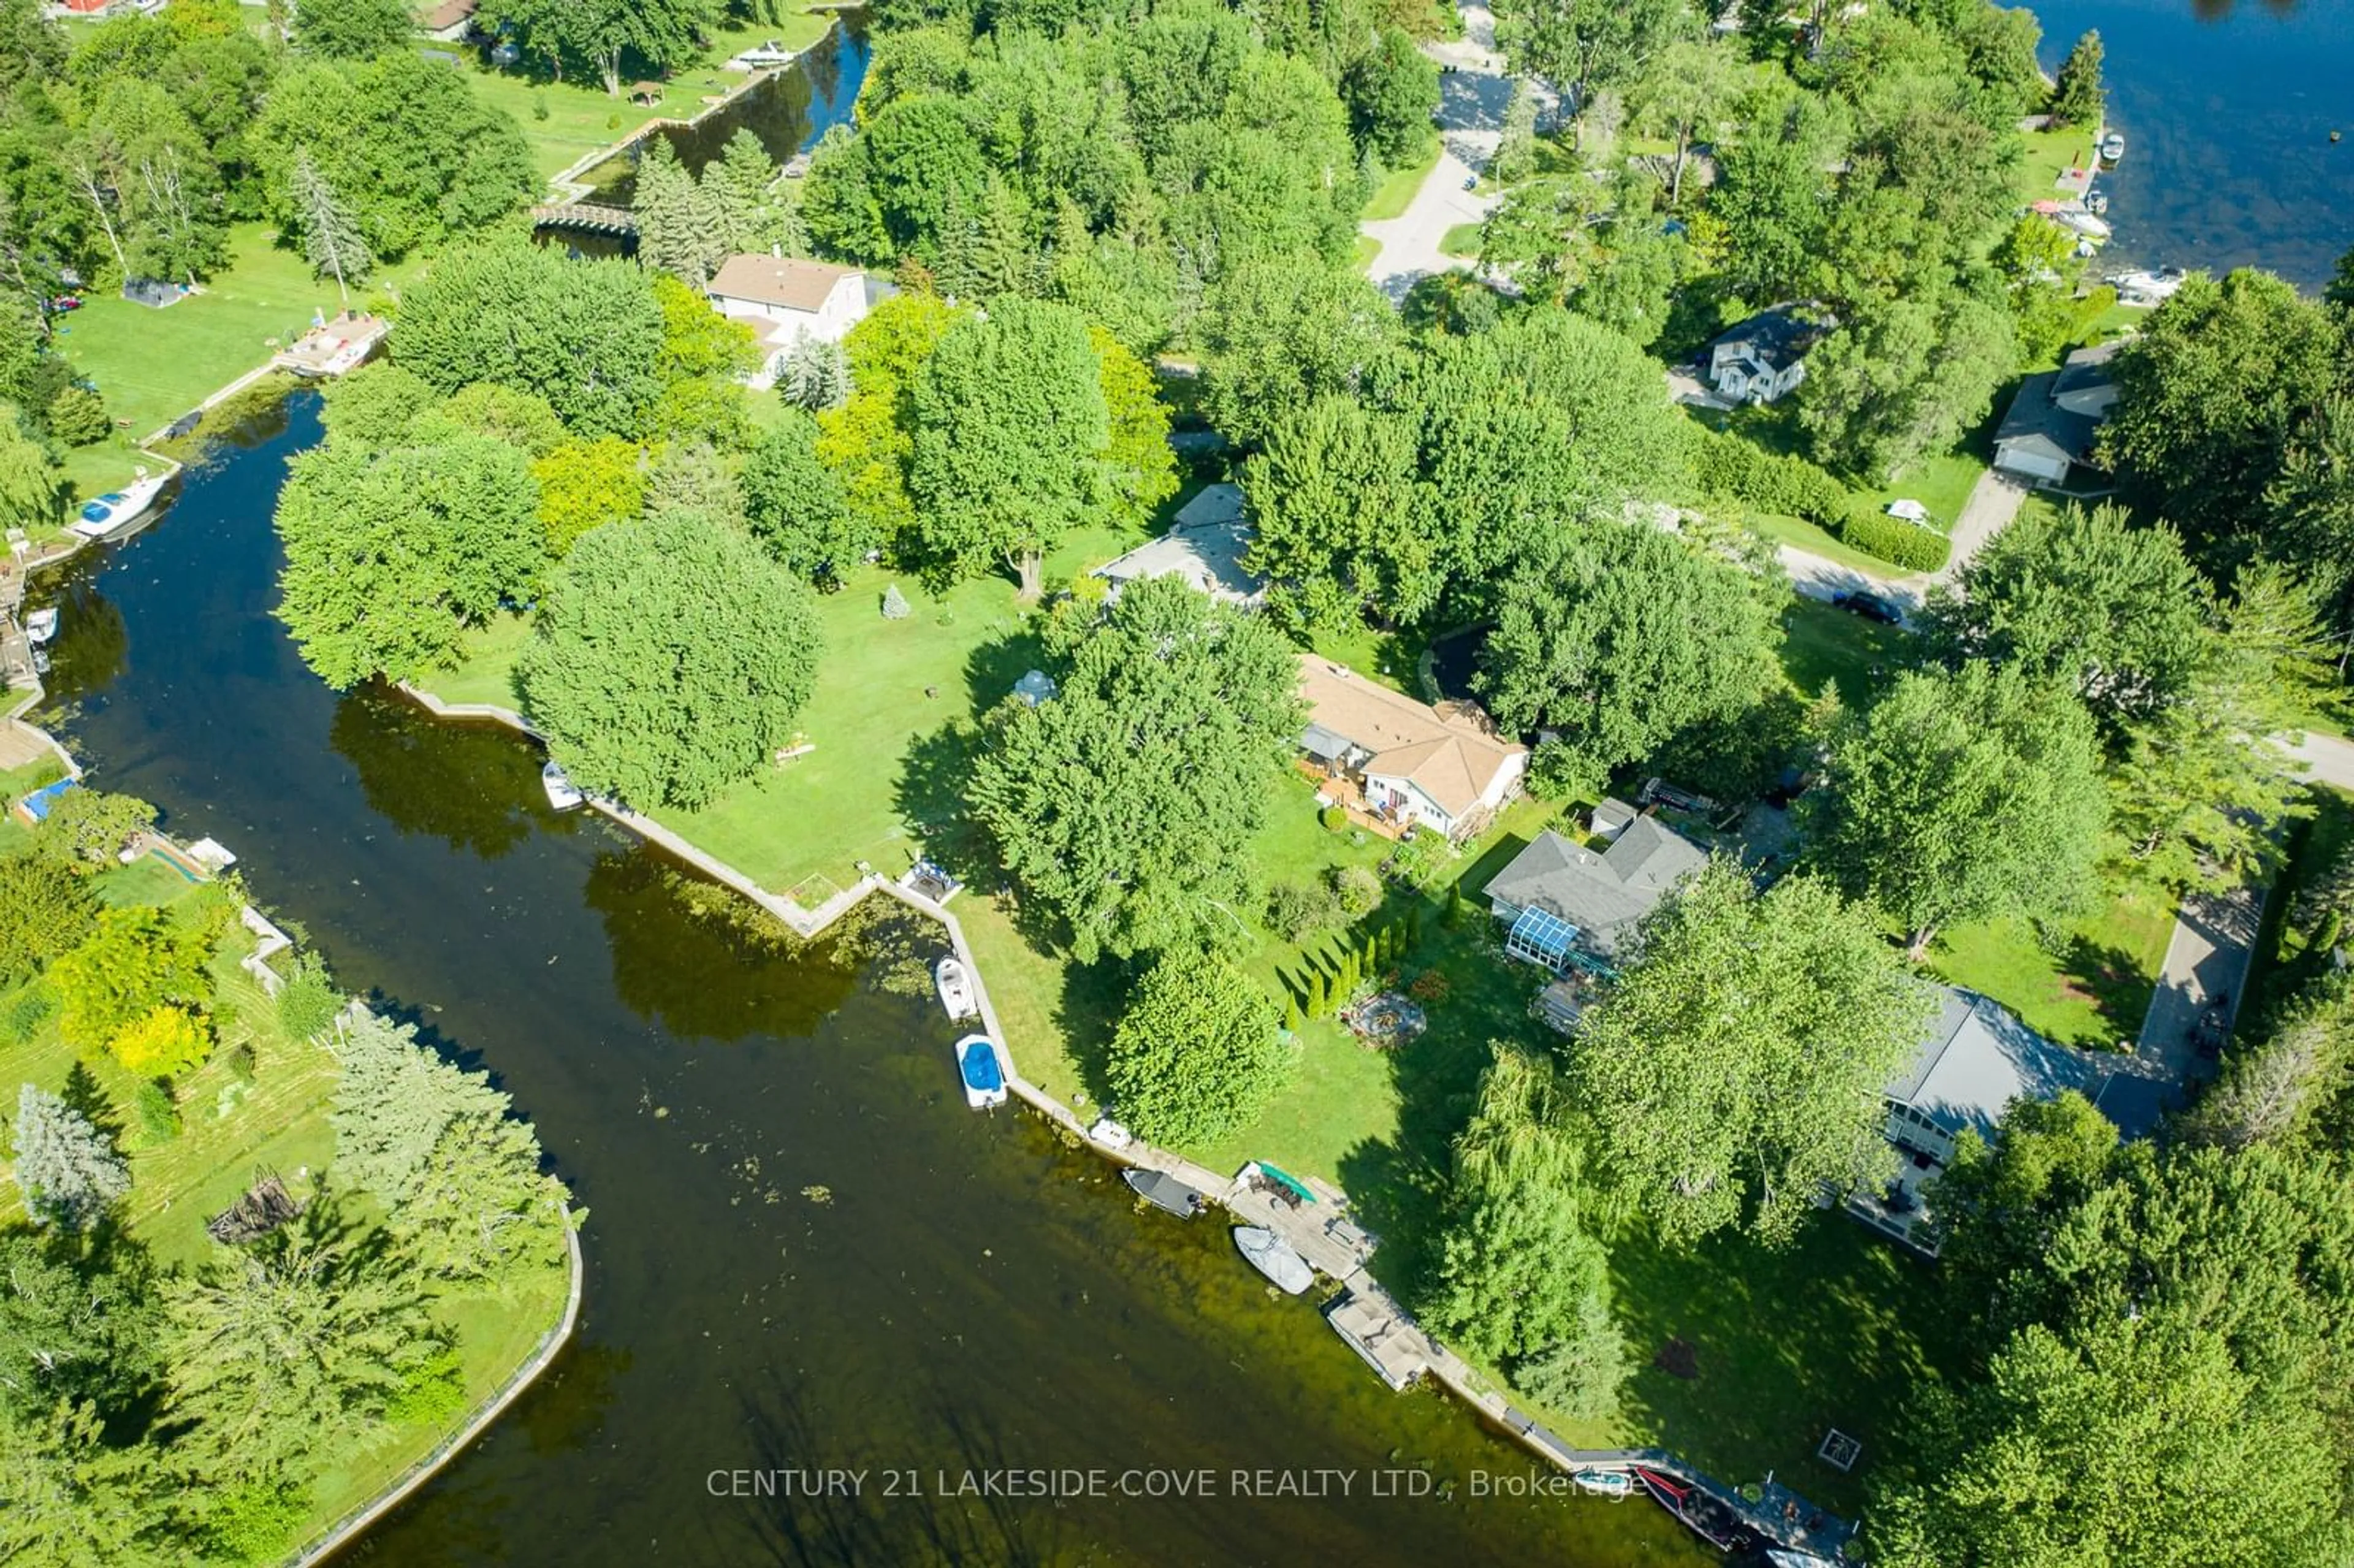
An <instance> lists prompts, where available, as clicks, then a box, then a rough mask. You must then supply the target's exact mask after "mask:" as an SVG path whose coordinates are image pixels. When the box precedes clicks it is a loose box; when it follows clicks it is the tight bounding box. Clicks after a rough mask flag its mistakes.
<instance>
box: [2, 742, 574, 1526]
mask: <svg viewBox="0 0 2354 1568" xmlns="http://www.w3.org/2000/svg"><path fill="white" fill-rule="evenodd" d="M19 782H20V780H19V779H17V778H16V777H15V776H10V777H8V778H6V779H0V787H5V789H6V790H7V791H8V792H9V793H10V795H11V796H13V793H14V792H16V787H17V785H18V784H19ZM26 847H27V844H26V842H25V835H24V833H23V832H22V830H21V829H17V828H11V829H10V830H8V832H7V833H6V834H5V836H0V874H5V857H6V856H7V855H9V854H12V853H22V852H23V850H24V849H25V848H26ZM98 891H99V894H100V895H101V897H102V898H103V899H104V900H105V901H106V902H107V903H109V904H113V905H130V904H157V905H163V906H168V907H170V908H172V909H173V910H174V911H175V918H178V919H180V920H183V921H194V920H196V919H197V918H199V917H200V916H201V914H202V911H203V910H204V908H205V907H206V906H207V903H208V902H209V901H211V900H214V899H217V898H220V897H223V896H231V895H230V894H229V892H228V889H226V888H223V887H220V886H218V885H214V886H209V887H206V888H203V889H201V890H200V889H199V888H198V886H197V885H195V884H192V883H190V882H188V881H187V880H186V879H185V878H184V877H182V876H181V875H180V874H178V873H177V872H175V871H173V870H172V869H171V868H170V867H168V866H166V865H164V863H162V862H160V861H157V860H154V859H153V858H149V859H143V860H141V861H139V862H136V863H133V864H132V865H130V866H127V867H122V868H120V869H109V870H107V871H105V872H103V873H101V874H100V876H99V879H98ZM252 948H253V938H252V936H251V935H250V934H249V933H248V932H247V931H246V930H245V929H244V928H243V927H240V926H237V925H234V924H232V925H231V926H230V927H228V934H227V936H226V937H225V938H223V940H222V944H221V947H220V948H219V950H218V951H217V953H216V955H215V957H214V959H213V961H212V965H211V969H210V973H211V976H212V980H213V992H214V994H213V1000H212V1007H211V1011H212V1015H213V1018H214V1021H215V1023H216V1025H217V1028H218V1029H219V1031H220V1036H221V1044H220V1046H219V1048H218V1049H217V1051H216V1052H215V1053H214V1054H213V1057H212V1059H211V1060H210V1061H208V1062H207V1063H206V1064H205V1065H203V1066H202V1067H199V1068H198V1069H196V1071H195V1072H194V1073H191V1074H189V1075H187V1076H186V1078H185V1079H184V1080H182V1081H181V1082H180V1084H179V1085H177V1086H176V1088H175V1100H176V1102H177V1105H178V1109H179V1114H180V1117H181V1121H182V1128H181V1130H180V1132H179V1133H178V1135H177V1136H175V1137H173V1138H171V1139H167V1140H164V1141H162V1142H157V1141H155V1140H154V1139H152V1138H151V1137H150V1136H149V1135H148V1134H147V1133H146V1131H145V1130H144V1128H143V1126H142V1125H141V1123H140V1122H139V1119H138V1118H137V1117H136V1115H135V1114H134V1112H133V1098H134V1096H135V1094H136V1091H137V1089H138V1082H137V1080H136V1079H135V1077H134V1076H133V1075H132V1074H130V1073H128V1072H126V1071H125V1070H124V1069H123V1068H122V1066H121V1065H119V1064H118V1063H116V1062H115V1061H114V1059H113V1058H112V1057H111V1056H110V1055H107V1054H104V1053H100V1054H95V1055H90V1056H80V1055H79V1054H77V1053H76V1052H75V1050H74V1049H73V1048H72V1047H71V1046H69V1044H66V1042H65V1041H64V1040H63V1039H62V1038H61V1037H60V1036H59V1034H58V1024H57V1020H56V1017H55V1009H54V1007H53V1006H52V1007H50V1008H49V1009H48V1016H45V1017H43V1018H41V1020H40V1022H38V1023H37V1024H35V1025H34V1026H33V1027H32V1030H31V1033H29V1035H25V1034H23V1033H21V1029H20V1026H19V1024H18V1022H17V1020H18V1019H19V1018H20V1017H21V1016H22V1013H21V1012H20V1010H21V1009H22V1008H23V1006H24V1004H25V1003H26V1002H27V1000H28V999H30V998H32V997H33V996H34V995H35V994H36V993H37V992H38V991H41V989H42V987H43V986H44V985H45V983H46V982H44V981H40V980H35V981H32V982H29V983H27V984H26V985H23V986H19V987H17V988H16V989H15V990H14V991H6V992H0V1042H5V1044H0V1082H5V1083H7V1084H9V1085H12V1086H13V1085H16V1084H19V1083H33V1084H37V1085H39V1086H41V1087H43V1088H45V1089H48V1090H49V1091H51V1092H52V1093H56V1092H58V1091H60V1090H62V1089H64V1088H65V1086H66V1085H67V1080H68V1078H69V1075H72V1074H74V1073H75V1072H76V1071H77V1069H78V1068H79V1069H80V1070H82V1071H84V1072H86V1073H87V1074H88V1075H89V1076H90V1080H91V1081H92V1082H93V1083H94V1084H95V1086H96V1091H97V1093H98V1095H99V1096H100V1097H101V1101H102V1102H103V1104H104V1106H105V1107H107V1108H106V1110H105V1111H104V1112H102V1113H101V1114H102V1115H103V1117H104V1118H105V1119H106V1120H107V1121H109V1122H110V1123H111V1128H112V1130H114V1132H115V1134H116V1136H117V1138H118V1139H120V1140H121V1142H122V1147H123V1148H124V1150H126V1152H128V1153H129V1155H130V1160H131V1171H132V1188H131V1195H130V1197H129V1198H128V1199H127V1200H126V1201H125V1203H124V1206H123V1215H124V1219H125V1222H126V1224H127V1225H128V1228H129V1230H130V1232H131V1234H133V1236H134V1237H135V1238H136V1239H137V1240H138V1241H140V1242H142V1243H143V1244H144V1245H146V1246H147V1247H148V1248H149V1249H150V1251H151V1252H152V1254H153V1255H154V1259H155V1261H156V1262H157V1263H158V1264H159V1265H161V1266H164V1267H166V1268H171V1267H187V1268H193V1267H196V1266H201V1265H203V1264H205V1263H207V1262H208V1261H210V1260H211V1259H212V1257H213V1256H214V1255H215V1254H216V1252H217V1247H216V1245H215V1244H214V1243H213V1241H212V1239H211V1238H210V1237H209V1236H208V1235H207V1234H206V1233H205V1229H204V1226H205V1222H206V1220H207V1218H208V1217H210V1216H211V1215H213V1214H216V1213H219V1212H220V1211H221V1210H223V1209H225V1208H227V1207H228V1205H229V1204H230V1203H231V1202H234V1201H235V1200H236V1199H237V1197H238V1196H239V1194H241V1193H242V1192H245V1191H246V1189H247V1188H248V1187H249V1186H250V1185H251V1184H252V1181H253V1180H254V1173H255V1171H262V1170H267V1171H274V1172H276V1173H278V1174H279V1175H280V1176H281V1177H282V1178H283V1179H284V1180H285V1181H286V1182H287V1184H288V1186H289V1188H290V1190H292V1192H295V1193H296V1194H297V1195H298V1196H307V1195H308V1194H310V1193H311V1192H314V1191H315V1190H316V1186H317V1181H318V1174H319V1172H320V1171H323V1169H324V1168H325V1166H326V1165H327V1163H328V1160H329V1159H330V1158H331V1156H332V1155H333V1154H334V1131H333V1129H332V1128H330V1127H329V1126H328V1124H327V1110H328V1107H329V1101H330V1097H331V1096H332V1094H333V1092H334V1085H335V1063H334V1055H333V1054H331V1053H330V1052H328V1050H327V1049H326V1048H325V1047H324V1046H322V1045H319V1044H313V1043H312V1042H309V1041H297V1040H293V1039H291V1038H289V1037H288V1036H287V1035H286V1033H284V1031H282V1030H281V1028H280V1027H279V1026H278V1022H277V1012H276V1009H275V1007H274V1005H273V1004H272V1003H271V1001H270V999H269V998H268V997H267V996H266V995H264V994H263V992H262V991H261V990H260V986H259V985H257V984H256V983H255V981H254V980H252V978H251V977H250V976H249V975H248V974H247V973H246V972H245V971H244V970H243V969H239V967H238V960H239V959H240V958H242V957H243V956H244V955H246V954H247V953H249V952H250V951H252ZM240 1047H242V1048H243V1049H244V1050H245V1051H248V1052H249V1053H250V1061H249V1065H247V1079H248V1081H246V1082H244V1083H243V1084H242V1085H240V1081H239V1074H238V1066H239V1063H238V1061H237V1058H238V1056H239V1048H240ZM22 1215H23V1211H22V1207H21V1204H20V1202H19V1199H18V1194H17V1190H16V1184H15V1183H14V1182H13V1181H7V1182H0V1222H15V1221H16V1220H19V1219H21V1218H22ZM565 1289H566V1273H565V1270H564V1269H563V1268H562V1267H561V1266H558V1267H557V1268H556V1269H553V1270H551V1271H547V1272H545V1273H543V1274H540V1275H536V1276H534V1277H530V1278H528V1279H525V1280H523V1281H519V1282H518V1283H517V1284H516V1285H515V1286H514V1287H513V1289H512V1290H510V1291H505V1292H496V1291H473V1292H455V1291H453V1292H450V1293H447V1294H444V1295H441V1296H440V1297H438V1298H436V1300H435V1301H434V1306H433V1310H434V1316H435V1317H436V1318H437V1319H439V1320H440V1322H441V1323H443V1324H444V1325H446V1326H448V1327H449V1328H451V1329H452V1330H455V1332H456V1333H457V1336H458V1346H459V1351H460V1356H461V1372H462V1374H463V1377H464V1380H465V1387H466V1395H467V1408H468V1410H469V1411H471V1410H472V1408H473V1407H474V1406H475V1405H476V1404H478V1403H479V1402H480V1401H481V1400H482V1399H483V1398H485V1397H487V1396H488V1395H489V1394H490V1393H492V1392H493V1390H495V1389H496V1388H497V1387H499V1386H500V1385H501V1384H502V1383H504V1382H505V1381H506V1380H507V1379H508V1378H509V1377H510V1376H512V1375H513V1374H514V1371H515V1369H516V1368H517V1367H518V1366H520V1365H521V1364H522V1363H523V1361H524V1360H525V1357H526V1356H527V1355H528V1354H529V1353H530V1352H531V1351H532V1349H533V1347H534V1346H535V1345H536V1343H537V1342H538V1340H539V1338H540V1336H541V1335H542V1334H543V1333H545V1332H546V1330H548V1329H549V1328H550V1327H552V1326H553V1325H554V1324H555V1322H556V1321H557V1318H558V1317H559V1316H560V1315H561V1312H562V1307H563V1301H564V1296H565ZM446 1430H447V1428H446V1427H444V1426H442V1425H426V1424H411V1425H399V1426H395V1427H390V1428H387V1429H386V1430H384V1431H382V1432H380V1433H378V1434H376V1436H373V1437H372V1438H371V1439H370V1440H369V1441H367V1442H365V1443H362V1444H359V1445H357V1446H353V1447H349V1448H345V1449H343V1450H339V1451H338V1452H336V1453H335V1454H334V1456H333V1457H332V1459H331V1460H329V1461H327V1467H326V1468H325V1469H324V1470H323V1472H322V1473H321V1474H320V1476H319V1477H318V1479H317V1483H316V1485H315V1487H314V1489H313V1495H312V1499H311V1509H310V1512H309V1517H308V1519H307V1520H306V1522H305V1524H304V1525H303V1527H302V1531H300V1532H299V1534H300V1536H301V1537H302V1538H305V1539H307V1538H308V1537H309V1536H311V1535H313V1534H314V1533H316V1532H317V1531H322V1530H323V1529H324V1528H326V1526H327V1525H329V1524H330V1523H331V1522H333V1521H334V1520H335V1519H337V1518H339V1517H341V1516H342V1515H343V1514H344V1513H345V1512H347V1511H349V1510H351V1509H352V1508H353V1507H354V1506H355V1505H356V1504H358V1503H360V1502H362V1501H365V1500H366V1499H368V1498H370V1497H372V1496H374V1495H376V1493H377V1492H379V1491H381V1490H382V1489H384V1488H385V1487H386V1486H387V1484H389V1483H390V1482H391V1481H392V1480H393V1479H394V1478H396V1477H398V1475H399V1474H400V1473H401V1472H403V1471H404V1470H406V1469H408V1467H409V1466H411V1465H413V1464H415V1463H416V1462H417V1461H418V1460H419V1458H421V1457H424V1456H425V1455H426V1454H427V1453H429V1451H430V1450H431V1449H432V1448H433V1447H434V1446H435V1445H436V1444H437V1443H439V1442H440V1439H441V1437H442V1436H443V1435H444V1433H445V1431H446Z"/></svg>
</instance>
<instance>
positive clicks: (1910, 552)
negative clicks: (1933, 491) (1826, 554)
mask: <svg viewBox="0 0 2354 1568" xmlns="http://www.w3.org/2000/svg"><path fill="white" fill-rule="evenodd" d="M1839 535H1840V538H1841V539H1844V540H1845V541H1847V543H1849V544H1850V545H1852V546H1855V547H1856V548H1857V549H1859V550H1861V551H1862V552H1863V553H1864V554H1866V555H1868V556H1879V557H1880V558H1881V559H1882V560H1883V561H1887V562H1890V563H1891V564H1893V565H1895V566H1899V567H1906V568H1908V569H1909V570H1912V571H1916V572H1935V571H1942V570H1943V569H1945V565H1946V561H1947V560H1949V559H1951V558H1952V556H1953V554H1954V542H1953V541H1952V540H1951V539H1948V538H1946V536H1945V535H1943V534H1940V533H1938V532H1937V531H1936V530H1935V529H1934V528H1924V527H1922V526H1921V525H1920V524H1917V523H1907V522H1906V521H1904V519H1903V518H1902V517H1890V516H1887V515H1885V514H1882V513H1878V512H1872V511H1867V510H1865V509H1864V508H1862V507H1861V506H1859V507H1855V508H1853V509H1852V510H1850V512H1849V513H1848V514H1847V515H1846V516H1845V517H1843V518H1842V519H1840V530H1839Z"/></svg>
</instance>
